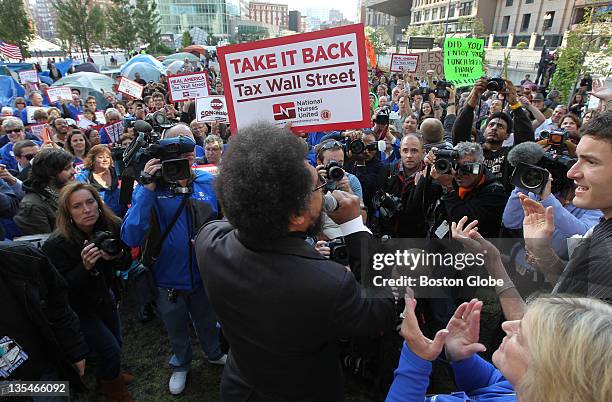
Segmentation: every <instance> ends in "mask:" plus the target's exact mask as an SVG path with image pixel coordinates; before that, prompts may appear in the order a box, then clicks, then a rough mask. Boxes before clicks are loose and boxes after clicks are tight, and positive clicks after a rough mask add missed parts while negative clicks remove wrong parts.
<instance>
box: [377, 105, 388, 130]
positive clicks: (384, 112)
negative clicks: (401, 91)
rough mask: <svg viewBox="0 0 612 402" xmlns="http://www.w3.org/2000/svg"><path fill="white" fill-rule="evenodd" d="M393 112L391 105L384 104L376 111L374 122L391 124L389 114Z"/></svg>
mask: <svg viewBox="0 0 612 402" xmlns="http://www.w3.org/2000/svg"><path fill="white" fill-rule="evenodd" d="M390 114H391V108H390V107H389V106H383V107H382V108H381V109H380V110H379V111H378V113H376V119H375V120H374V122H375V123H376V124H380V125H389V115H390Z"/></svg>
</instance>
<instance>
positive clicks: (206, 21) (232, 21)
mask: <svg viewBox="0 0 612 402" xmlns="http://www.w3.org/2000/svg"><path fill="white" fill-rule="evenodd" d="M156 1H157V10H158V11H159V16H160V17H161V20H160V30H161V32H163V33H175V34H181V33H183V32H185V31H189V30H191V28H194V27H198V28H200V29H202V30H204V31H206V32H209V33H211V34H212V35H213V36H215V37H216V38H219V39H228V38H229V37H231V36H232V35H233V34H235V33H236V22H237V20H238V19H239V18H240V13H241V8H240V6H241V4H240V1H239V0H219V1H215V2H210V1H209V0H156Z"/></svg>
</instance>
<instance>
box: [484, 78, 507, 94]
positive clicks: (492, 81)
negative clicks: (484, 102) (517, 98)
mask: <svg viewBox="0 0 612 402" xmlns="http://www.w3.org/2000/svg"><path fill="white" fill-rule="evenodd" d="M505 86H506V81H504V79H503V78H502V77H499V76H495V77H491V78H487V89H488V90H489V91H495V92H501V90H502V89H504V87H505Z"/></svg>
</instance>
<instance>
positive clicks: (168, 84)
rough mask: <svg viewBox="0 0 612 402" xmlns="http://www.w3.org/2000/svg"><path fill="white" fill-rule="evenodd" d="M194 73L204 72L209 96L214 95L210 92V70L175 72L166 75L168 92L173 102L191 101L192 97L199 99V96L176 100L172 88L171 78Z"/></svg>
mask: <svg viewBox="0 0 612 402" xmlns="http://www.w3.org/2000/svg"><path fill="white" fill-rule="evenodd" d="M194 74H204V76H205V77H206V89H207V90H208V96H213V95H211V94H210V79H209V76H208V70H203V71H196V72H193V73H183V74H174V75H168V76H167V77H166V86H167V87H168V94H169V96H170V102H172V103H175V102H186V101H189V100H191V99H194V100H195V99H197V98H189V99H183V100H180V101H179V100H177V101H175V100H174V99H173V98H172V91H171V90H170V78H174V77H182V76H184V75H194ZM199 98H204V96H200V97H199Z"/></svg>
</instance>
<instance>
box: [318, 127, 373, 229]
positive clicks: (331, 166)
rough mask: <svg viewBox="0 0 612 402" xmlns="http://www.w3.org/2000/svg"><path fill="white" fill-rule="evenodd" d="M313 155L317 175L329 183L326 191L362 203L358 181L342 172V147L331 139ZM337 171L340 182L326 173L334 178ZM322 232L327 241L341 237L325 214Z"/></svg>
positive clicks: (336, 227)
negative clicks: (340, 174)
mask: <svg viewBox="0 0 612 402" xmlns="http://www.w3.org/2000/svg"><path fill="white" fill-rule="evenodd" d="M315 153H316V158H317V167H316V169H317V173H318V174H319V175H320V176H321V177H322V178H323V179H325V180H327V182H328V183H329V184H328V185H327V186H326V190H329V191H334V190H341V191H344V192H346V193H349V194H355V195H356V196H357V197H359V200H360V201H361V202H363V191H362V189H361V183H360V182H359V179H358V178H357V177H356V176H355V175H352V174H350V173H348V172H345V171H344V170H343V167H344V153H345V151H344V145H342V144H341V143H340V142H338V141H336V140H333V139H329V140H325V141H323V142H321V143H320V144H318V145H317V146H316V147H315ZM338 169H340V170H342V172H343V175H342V178H340V180H334V179H332V178H331V177H330V176H329V174H328V173H329V172H330V171H332V175H333V176H334V177H336V175H339V173H338V172H339V170H338ZM364 209H365V208H364ZM322 232H323V234H324V235H325V236H326V237H327V238H329V239H334V238H336V237H340V236H342V232H341V231H340V229H339V226H338V225H337V224H335V223H334V222H333V221H332V220H331V219H330V218H329V216H327V214H325V217H324V223H323V227H322Z"/></svg>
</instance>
